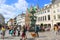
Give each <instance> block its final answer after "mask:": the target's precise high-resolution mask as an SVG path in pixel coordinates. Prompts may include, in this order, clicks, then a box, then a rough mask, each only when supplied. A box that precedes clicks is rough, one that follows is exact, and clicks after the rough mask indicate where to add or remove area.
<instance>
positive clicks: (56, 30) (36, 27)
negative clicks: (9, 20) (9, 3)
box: [0, 24, 60, 40]
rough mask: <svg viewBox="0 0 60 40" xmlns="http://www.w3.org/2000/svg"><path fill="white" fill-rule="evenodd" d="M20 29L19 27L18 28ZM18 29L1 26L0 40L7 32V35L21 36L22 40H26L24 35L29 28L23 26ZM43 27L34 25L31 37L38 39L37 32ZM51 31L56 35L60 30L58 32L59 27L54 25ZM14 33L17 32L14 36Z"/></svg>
mask: <svg viewBox="0 0 60 40" xmlns="http://www.w3.org/2000/svg"><path fill="white" fill-rule="evenodd" d="M20 27H21V26H20ZM20 27H16V26H14V27H13V26H9V27H7V28H6V27H5V26H2V27H1V28H0V31H1V33H0V34H1V35H2V36H1V37H2V38H4V36H5V33H6V31H7V30H8V31H9V34H10V35H11V36H21V37H22V40H26V39H27V35H26V33H27V31H29V30H30V29H29V27H28V26H26V25H24V26H23V27H22V28H20ZM42 27H43V25H41V26H40V27H39V26H38V25H36V26H35V31H34V34H33V33H32V35H33V36H35V37H39V34H38V32H39V29H41V28H42ZM43 29H44V27H43ZM53 30H54V33H55V34H57V33H58V32H59V31H60V30H59V27H58V25H56V24H55V25H54V28H53ZM16 31H17V35H16ZM21 31H22V34H21Z"/></svg>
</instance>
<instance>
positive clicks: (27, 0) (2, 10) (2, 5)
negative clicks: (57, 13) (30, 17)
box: [0, 0, 51, 22]
mask: <svg viewBox="0 0 60 40" xmlns="http://www.w3.org/2000/svg"><path fill="white" fill-rule="evenodd" d="M50 3H51V0H0V14H2V15H3V16H4V17H5V22H7V21H8V20H9V19H10V18H14V17H16V16H17V15H18V14H21V13H22V12H24V13H25V12H26V9H27V8H30V6H31V5H33V6H36V5H37V4H38V5H39V7H40V8H42V7H44V6H46V5H48V4H50Z"/></svg>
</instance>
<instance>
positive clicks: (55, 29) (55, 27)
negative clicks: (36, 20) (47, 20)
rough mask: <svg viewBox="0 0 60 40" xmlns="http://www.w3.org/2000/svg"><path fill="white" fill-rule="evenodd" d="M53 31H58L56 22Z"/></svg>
mask: <svg viewBox="0 0 60 40" xmlns="http://www.w3.org/2000/svg"><path fill="white" fill-rule="evenodd" d="M54 32H55V34H57V33H58V25H57V24H55V25H54Z"/></svg>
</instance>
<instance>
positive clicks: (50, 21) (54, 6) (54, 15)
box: [35, 0, 60, 29]
mask: <svg viewBox="0 0 60 40" xmlns="http://www.w3.org/2000/svg"><path fill="white" fill-rule="evenodd" d="M35 15H36V16H37V21H36V24H39V25H40V24H42V23H43V24H44V25H45V26H47V27H48V26H51V29H53V26H54V24H60V0H52V3H51V4H49V5H47V6H45V7H44V8H41V9H40V12H37V13H36V14H35Z"/></svg>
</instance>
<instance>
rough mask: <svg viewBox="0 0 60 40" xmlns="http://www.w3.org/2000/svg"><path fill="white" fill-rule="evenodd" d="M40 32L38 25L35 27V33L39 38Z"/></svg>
mask: <svg viewBox="0 0 60 40" xmlns="http://www.w3.org/2000/svg"><path fill="white" fill-rule="evenodd" d="M38 31H39V27H38V25H36V26H35V33H36V34H37V37H39V34H38Z"/></svg>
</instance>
